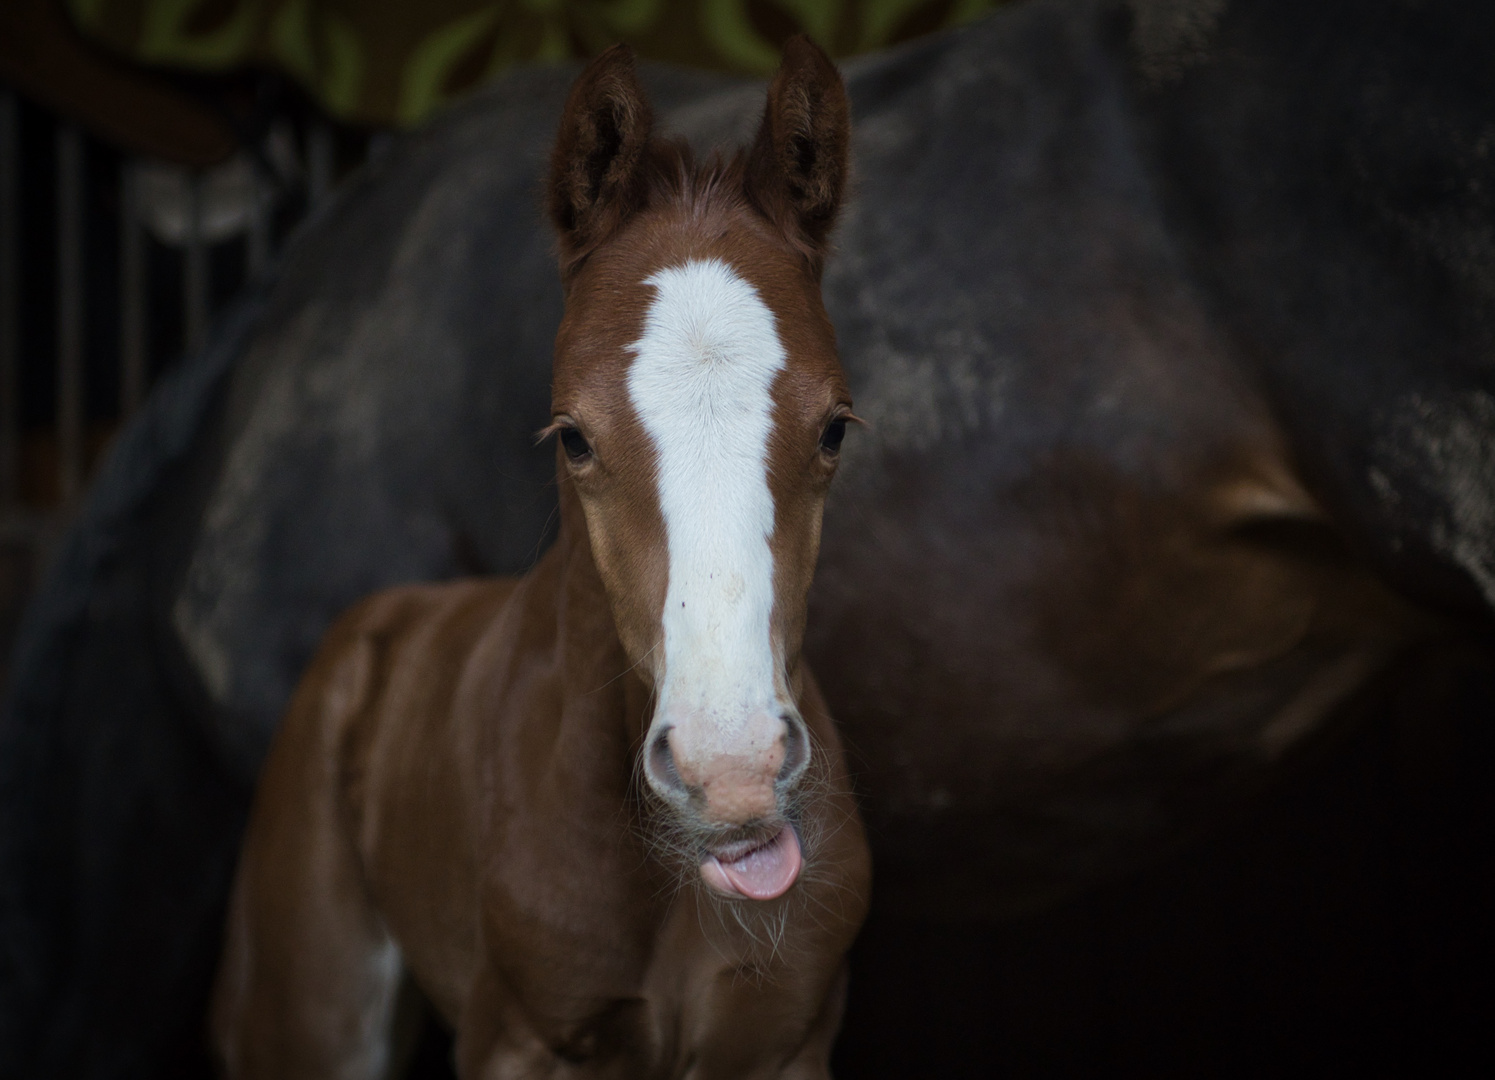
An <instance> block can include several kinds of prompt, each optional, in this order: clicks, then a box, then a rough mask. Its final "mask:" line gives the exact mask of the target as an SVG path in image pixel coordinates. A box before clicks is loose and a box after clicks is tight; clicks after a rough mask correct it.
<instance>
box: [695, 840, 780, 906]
mask: <svg viewBox="0 0 1495 1080" xmlns="http://www.w3.org/2000/svg"><path fill="white" fill-rule="evenodd" d="M803 866H804V855H803V854H802V853H801V851H800V846H799V834H798V833H796V832H795V831H794V826H793V825H791V824H789V823H788V822H785V823H783V824H782V825H781V826H780V827H779V829H778V831H777V832H774V833H772V834H770V835H769V836H768V837H767V838H764V837H762V836H758V837H756V838H752V839H747V840H738V841H736V842H734V843H728V844H723V845H720V846H713V847H709V848H708V849H707V851H706V854H705V857H704V858H703V859H702V860H701V880H703V881H704V882H705V883H706V884H707V886H708V887H709V888H711V889H712V890H714V891H715V892H718V893H721V894H723V895H724V896H732V897H741V898H743V899H747V900H773V899H774V898H776V897H779V896H783V895H784V894H785V893H786V892H788V891H789V887H790V886H791V885H793V884H794V882H795V880H796V879H797V878H798V877H799V872H800V869H801V868H802V867H803Z"/></svg>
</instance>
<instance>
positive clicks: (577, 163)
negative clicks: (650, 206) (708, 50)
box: [547, 45, 654, 271]
mask: <svg viewBox="0 0 1495 1080" xmlns="http://www.w3.org/2000/svg"><path fill="white" fill-rule="evenodd" d="M653 123H654V120H653V113H652V112H651V110H650V108H649V101H648V99H647V98H645V97H644V89H643V87H642V86H640V85H639V81H638V76H637V75H635V74H634V70H633V51H632V50H631V49H629V48H628V46H626V45H614V46H613V47H612V48H610V49H608V50H607V51H606V52H604V53H603V54H602V55H601V56H599V57H597V59H595V60H593V61H592V62H591V63H590V64H588V65H587V69H586V70H585V71H583V72H582V73H581V76H580V78H578V79H577V80H576V84H575V85H574V86H572V87H571V96H570V97H568V98H567V99H566V110H565V112H564V113H562V114H561V128H560V131H559V133H558V134H557V135H556V140H555V149H554V150H552V151H551V154H550V185H549V190H548V192H547V196H548V198H547V201H548V204H549V209H550V220H551V222H552V223H553V224H554V225H555V228H556V231H557V232H558V233H560V238H561V267H562V270H563V271H565V270H568V269H570V268H571V267H573V266H574V265H575V263H576V262H578V261H579V260H580V259H582V258H585V256H586V255H587V253H588V252H590V251H591V250H592V249H593V248H594V247H596V246H597V245H598V244H600V243H601V242H602V241H604V240H606V239H607V237H608V236H609V235H610V234H611V233H612V232H613V230H615V229H616V228H617V227H618V226H619V225H621V224H622V223H623V221H624V220H625V219H626V218H627V217H628V216H629V215H630V214H632V213H633V212H634V211H635V210H638V209H639V208H640V207H641V206H642V205H643V204H644V200H645V198H646V196H647V187H646V182H645V175H644V165H645V157H646V155H645V151H646V149H647V147H648V145H649V133H650V130H651V128H652V127H653Z"/></svg>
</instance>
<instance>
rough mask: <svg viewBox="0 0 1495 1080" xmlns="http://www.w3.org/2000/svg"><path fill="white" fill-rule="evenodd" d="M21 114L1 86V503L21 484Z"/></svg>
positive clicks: (11, 501) (9, 499)
mask: <svg viewBox="0 0 1495 1080" xmlns="http://www.w3.org/2000/svg"><path fill="white" fill-rule="evenodd" d="M20 120H21V118H20V106H19V105H18V104H17V102H16V96H15V95H14V94H12V93H10V92H9V91H0V507H4V506H10V505H12V504H14V503H15V502H16V500H17V499H18V498H19V496H20V487H21V484H20V472H21V385H20V379H21V371H20V342H21V327H20V317H21V301H20V295H19V294H20V289H21V277H20V266H19V257H20V255H19V253H20V250H21V236H20V229H21V132H20Z"/></svg>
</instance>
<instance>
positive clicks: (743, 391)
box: [628, 259, 793, 781]
mask: <svg viewBox="0 0 1495 1080" xmlns="http://www.w3.org/2000/svg"><path fill="white" fill-rule="evenodd" d="M645 284H647V285H649V286H650V287H652V288H653V290H654V296H653V299H652V302H651V303H650V305H649V307H648V309H647V311H646V313H645V317H644V324H643V332H642V334H641V335H640V337H639V338H638V340H637V341H636V342H634V343H633V344H632V346H631V352H632V354H633V361H632V364H631V366H630V367H629V371H628V392H629V397H630V399H631V402H632V404H633V407H634V410H635V411H636V412H637V414H638V416H639V419H640V421H641V423H642V425H643V428H644V430H645V431H646V432H647V433H648V435H649V438H650V440H651V442H652V443H653V446H654V450H655V454H656V476H657V483H658V497H659V506H660V510H661V512H662V517H663V519H664V525H665V539H666V544H667V549H668V568H669V569H668V584H667V586H666V594H665V600H664V606H663V610H662V612H661V619H660V623H661V626H660V631H661V642H662V644H661V647H662V652H663V657H662V659H663V664H662V671H661V672H660V674H661V675H662V679H661V680H660V682H659V685H658V692H659V700H658V705H657V707H656V715H655V721H654V730H653V734H652V735H651V737H652V738H657V737H659V735H660V734H661V733H662V732H663V731H665V730H667V729H670V728H673V730H672V731H671V732H670V736H669V737H670V739H671V741H672V742H673V744H674V747H675V757H676V759H677V761H680V762H681V763H682V765H683V764H684V763H687V762H696V763H704V761H705V760H707V759H710V758H715V757H720V756H727V755H740V754H742V753H743V752H744V750H755V751H757V752H759V753H771V752H772V743H773V742H775V741H777V740H778V739H779V738H780V737H781V736H782V733H783V724H782V722H781V718H782V717H785V716H788V715H791V714H792V710H793V705H792V702H791V699H790V695H789V693H788V689H787V687H786V686H785V684H784V677H783V670H782V668H783V658H782V657H781V656H778V655H776V652H777V649H776V646H775V643H774V641H773V639H772V625H773V609H774V557H773V551H772V546H771V543H770V541H771V538H772V536H773V531H774V518H775V513H774V499H773V495H772V492H771V490H770V486H769V478H768V470H769V445H770V439H771V436H772V434H773V416H774V399H773V389H774V383H775V380H776V379H777V377H778V375H779V373H780V372H781V371H783V370H784V367H785V363H786V354H785V349H784V345H783V343H782V341H781V340H780V337H779V333H778V328H777V325H776V321H775V318H774V315H773V312H772V311H771V310H770V309H769V308H768V306H767V305H766V304H765V303H764V301H763V299H762V298H761V297H760V296H759V293H758V291H757V290H756V289H755V288H754V287H753V286H752V285H751V284H750V283H749V282H747V281H746V280H744V279H743V278H742V277H741V276H740V275H738V274H737V273H736V272H735V271H734V270H733V269H732V268H731V267H730V266H728V265H727V264H726V263H724V262H722V261H719V260H716V259H706V260H691V261H688V262H685V263H683V264H681V265H678V266H674V267H670V268H667V269H664V270H660V271H658V272H656V273H655V274H653V275H652V276H651V277H649V278H648V279H647V281H646V282H645ZM682 771H683V769H682ZM685 779H687V781H688V780H689V778H688V777H687V778H685Z"/></svg>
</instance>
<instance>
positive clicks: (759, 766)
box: [644, 712, 810, 826]
mask: <svg viewBox="0 0 1495 1080" xmlns="http://www.w3.org/2000/svg"><path fill="white" fill-rule="evenodd" d="M762 720H763V724H764V726H765V727H767V726H769V725H770V724H773V723H776V724H777V726H778V728H779V730H778V733H777V737H775V738H772V739H761V740H756V745H754V743H755V740H752V739H751V738H748V737H744V738H743V739H742V740H741V742H742V744H743V745H742V747H741V749H736V748H732V747H729V746H722V745H720V744H719V741H718V745H712V746H710V747H707V748H704V749H697V747H696V746H695V745H693V740H692V739H691V738H690V733H689V732H688V731H687V730H686V729H685V728H684V727H682V726H680V725H676V724H668V723H666V724H661V725H659V726H658V727H657V728H656V729H655V731H654V732H652V733H651V735H650V738H649V746H648V750H647V751H646V753H645V755H644V775H645V777H646V778H647V780H648V782H649V786H650V787H652V788H653V789H654V790H655V792H656V793H658V794H659V795H660V797H662V798H663V799H665V800H666V801H667V802H669V803H671V804H672V805H674V806H676V807H678V808H680V809H681V810H682V811H685V812H687V813H689V814H691V815H692V816H693V817H695V818H697V819H698V820H699V821H700V822H701V823H702V824H704V825H707V826H734V825H748V824H751V823H753V822H755V821H760V820H763V819H768V818H773V817H776V816H778V814H779V812H780V806H779V800H780V798H781V797H783V796H785V795H787V794H789V793H790V792H792V791H793V790H794V789H795V787H797V786H798V784H799V782H800V780H801V779H802V778H803V777H804V774H805V770H806V768H807V767H808V765H809V763H810V738H809V734H808V733H807V732H806V730H805V723H804V721H803V720H801V719H800V718H799V717H798V716H796V715H794V714H792V713H788V712H783V713H780V714H779V715H778V716H777V717H776V718H770V717H769V716H766V715H765V716H763V717H762ZM747 726H748V725H744V728H747Z"/></svg>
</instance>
